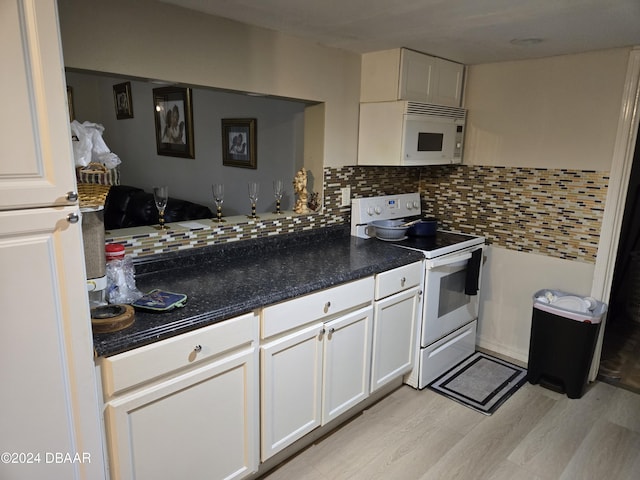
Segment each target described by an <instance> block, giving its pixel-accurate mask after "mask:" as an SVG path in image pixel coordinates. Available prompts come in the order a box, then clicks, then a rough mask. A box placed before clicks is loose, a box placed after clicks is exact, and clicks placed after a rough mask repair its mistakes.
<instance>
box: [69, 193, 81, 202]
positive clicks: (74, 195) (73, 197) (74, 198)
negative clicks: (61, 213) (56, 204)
mask: <svg viewBox="0 0 640 480" xmlns="http://www.w3.org/2000/svg"><path fill="white" fill-rule="evenodd" d="M67 201H68V202H77V201H78V192H67Z"/></svg>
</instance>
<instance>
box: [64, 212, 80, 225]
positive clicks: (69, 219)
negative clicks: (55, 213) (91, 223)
mask: <svg viewBox="0 0 640 480" xmlns="http://www.w3.org/2000/svg"><path fill="white" fill-rule="evenodd" d="M79 221H80V216H79V215H78V214H77V213H70V214H69V215H67V222H69V223H78V222H79Z"/></svg>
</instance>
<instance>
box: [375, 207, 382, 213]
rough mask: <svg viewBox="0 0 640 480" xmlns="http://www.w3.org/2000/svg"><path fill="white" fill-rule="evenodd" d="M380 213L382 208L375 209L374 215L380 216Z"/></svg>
mask: <svg viewBox="0 0 640 480" xmlns="http://www.w3.org/2000/svg"><path fill="white" fill-rule="evenodd" d="M381 213H382V208H380V207H376V215H380V214H381Z"/></svg>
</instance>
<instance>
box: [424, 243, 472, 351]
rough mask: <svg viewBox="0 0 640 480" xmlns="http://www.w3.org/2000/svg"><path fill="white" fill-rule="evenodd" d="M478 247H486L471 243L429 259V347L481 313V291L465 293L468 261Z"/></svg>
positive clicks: (426, 315)
mask: <svg viewBox="0 0 640 480" xmlns="http://www.w3.org/2000/svg"><path fill="white" fill-rule="evenodd" d="M477 249H482V246H481V245H479V246H475V247H471V248H468V249H465V250H463V251H460V252H455V253H452V254H450V255H444V256H442V257H439V258H436V259H432V260H428V261H427V262H425V263H426V265H427V266H426V272H425V288H424V291H425V292H424V293H425V296H424V303H423V317H422V322H423V323H422V343H421V345H422V347H426V346H427V345H429V344H431V343H433V342H435V341H436V340H438V339H440V338H442V337H444V336H445V335H447V334H449V333H451V332H453V331H454V330H456V329H458V328H460V327H462V326H463V325H465V324H467V323H469V322H471V321H472V320H475V319H476V318H477V317H478V304H479V302H478V296H479V293H480V292H478V294H476V295H467V294H466V293H465V286H466V282H467V270H468V268H467V267H468V263H469V260H470V259H471V256H472V253H473V252H474V251H475V250H477ZM480 267H482V262H480ZM478 275H480V271H478Z"/></svg>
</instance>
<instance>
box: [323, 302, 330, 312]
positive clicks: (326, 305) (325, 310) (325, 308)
mask: <svg viewBox="0 0 640 480" xmlns="http://www.w3.org/2000/svg"><path fill="white" fill-rule="evenodd" d="M330 308H331V302H327V303H325V304H324V313H328V312H329V309H330Z"/></svg>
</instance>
